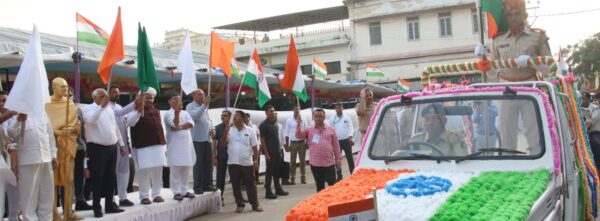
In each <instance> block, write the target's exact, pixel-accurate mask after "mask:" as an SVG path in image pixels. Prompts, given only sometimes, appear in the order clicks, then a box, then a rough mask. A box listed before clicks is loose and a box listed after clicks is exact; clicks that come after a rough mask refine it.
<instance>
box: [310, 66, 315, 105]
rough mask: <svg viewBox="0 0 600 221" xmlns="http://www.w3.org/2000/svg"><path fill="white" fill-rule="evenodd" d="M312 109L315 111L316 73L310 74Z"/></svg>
mask: <svg viewBox="0 0 600 221" xmlns="http://www.w3.org/2000/svg"><path fill="white" fill-rule="evenodd" d="M310 79H311V80H310V90H311V93H310V97H311V98H310V110H311V112H313V111H315V75H314V74H312V75H310Z"/></svg>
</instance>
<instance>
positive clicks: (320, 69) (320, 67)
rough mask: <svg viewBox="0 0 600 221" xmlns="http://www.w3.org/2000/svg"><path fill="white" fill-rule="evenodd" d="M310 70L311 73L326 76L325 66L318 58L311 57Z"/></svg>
mask: <svg viewBox="0 0 600 221" xmlns="http://www.w3.org/2000/svg"><path fill="white" fill-rule="evenodd" d="M312 70H313V74H315V75H317V76H319V77H321V78H327V66H325V64H323V62H321V61H319V59H317V58H316V57H315V58H313V64H312Z"/></svg>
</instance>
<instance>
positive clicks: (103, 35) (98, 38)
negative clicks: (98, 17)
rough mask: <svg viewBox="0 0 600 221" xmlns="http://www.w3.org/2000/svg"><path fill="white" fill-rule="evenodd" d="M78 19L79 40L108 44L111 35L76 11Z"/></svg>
mask: <svg viewBox="0 0 600 221" xmlns="http://www.w3.org/2000/svg"><path fill="white" fill-rule="evenodd" d="M75 17H76V20H77V41H85V42H89V43H93V44H99V45H106V44H107V43H108V38H110V35H109V34H108V33H107V32H106V31H104V30H102V28H100V27H98V26H97V25H96V24H94V23H93V22H91V21H90V20H88V19H87V18H85V17H83V16H82V15H80V14H79V13H75Z"/></svg>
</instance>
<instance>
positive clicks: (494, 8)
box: [481, 0, 508, 38]
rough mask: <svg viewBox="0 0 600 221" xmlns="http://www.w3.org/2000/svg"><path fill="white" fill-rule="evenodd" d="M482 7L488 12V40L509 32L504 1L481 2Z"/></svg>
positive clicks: (483, 0)
mask: <svg viewBox="0 0 600 221" xmlns="http://www.w3.org/2000/svg"><path fill="white" fill-rule="evenodd" d="M481 7H482V9H483V10H484V11H485V12H486V13H485V14H486V18H487V28H488V31H487V32H488V38H494V37H496V36H497V35H498V34H501V33H505V32H506V31H508V21H507V20H506V17H505V16H504V1H503V0H481Z"/></svg>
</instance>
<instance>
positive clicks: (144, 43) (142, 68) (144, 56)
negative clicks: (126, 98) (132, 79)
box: [137, 23, 160, 92]
mask: <svg viewBox="0 0 600 221" xmlns="http://www.w3.org/2000/svg"><path fill="white" fill-rule="evenodd" d="M137 53H138V54H137V56H138V63H137V67H138V70H137V85H138V87H139V88H140V90H141V91H143V92H146V90H148V87H152V88H154V89H156V92H160V85H159V84H158V80H157V79H156V69H155V68H154V59H152V50H151V49H150V43H149V41H148V36H147V35H146V28H145V27H144V28H142V25H141V24H140V23H138V45H137Z"/></svg>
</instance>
